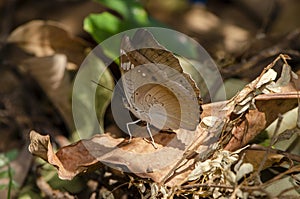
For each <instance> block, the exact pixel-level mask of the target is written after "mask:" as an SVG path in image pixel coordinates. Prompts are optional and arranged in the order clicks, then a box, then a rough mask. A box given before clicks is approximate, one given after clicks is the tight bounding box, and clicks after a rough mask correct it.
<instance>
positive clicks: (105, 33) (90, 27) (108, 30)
mask: <svg viewBox="0 0 300 199" xmlns="http://www.w3.org/2000/svg"><path fill="white" fill-rule="evenodd" d="M83 28H84V30H85V31H87V32H88V33H90V34H91V35H92V36H93V38H94V39H95V40H96V41H97V42H98V43H100V42H102V41H104V40H105V39H107V38H108V37H110V36H111V35H113V34H116V33H117V32H120V29H121V20H120V19H119V18H118V17H116V16H114V15H112V14H111V13H108V12H103V13H101V14H90V15H89V16H88V17H87V18H85V19H84V25H83Z"/></svg>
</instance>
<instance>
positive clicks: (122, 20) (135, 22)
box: [84, 0, 164, 43]
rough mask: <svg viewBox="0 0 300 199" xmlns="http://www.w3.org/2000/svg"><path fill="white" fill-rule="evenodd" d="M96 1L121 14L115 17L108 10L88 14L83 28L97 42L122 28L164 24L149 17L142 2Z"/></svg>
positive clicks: (127, 0)
mask: <svg viewBox="0 0 300 199" xmlns="http://www.w3.org/2000/svg"><path fill="white" fill-rule="evenodd" d="M97 2H99V3H101V4H103V5H104V6H106V7H107V8H110V9H111V10H114V11H116V12H117V13H118V14H119V15H120V16H121V17H117V16H115V15H113V14H111V13H109V12H102V13H100V14H90V15H89V16H88V17H87V18H85V20H84V30H86V31H87V32H88V33H90V34H91V35H92V36H93V38H94V39H95V40H96V41H97V42H99V43H101V42H102V41H104V40H105V39H107V38H109V37H110V36H112V35H115V34H117V33H120V32H122V31H124V30H128V29H132V28H138V27H150V26H164V25H163V24H162V23H159V22H158V21H156V20H154V19H151V18H150V17H149V16H148V14H147V12H146V10H145V9H144V8H143V6H142V4H140V3H139V2H138V1H136V0H126V1H124V0H113V1H111V0H97Z"/></svg>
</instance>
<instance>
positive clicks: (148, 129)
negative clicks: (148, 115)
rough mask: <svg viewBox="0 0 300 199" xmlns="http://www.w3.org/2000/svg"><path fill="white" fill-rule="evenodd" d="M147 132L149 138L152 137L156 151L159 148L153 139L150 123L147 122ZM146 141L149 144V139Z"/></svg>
mask: <svg viewBox="0 0 300 199" xmlns="http://www.w3.org/2000/svg"><path fill="white" fill-rule="evenodd" d="M147 132H148V134H149V136H150V139H151V144H152V146H153V147H154V148H155V149H157V146H156V144H155V142H154V139H153V136H152V133H151V130H150V125H149V123H148V122H147ZM145 140H146V141H147V142H149V141H148V140H147V139H145Z"/></svg>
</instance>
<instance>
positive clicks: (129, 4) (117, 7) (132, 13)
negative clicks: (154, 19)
mask: <svg viewBox="0 0 300 199" xmlns="http://www.w3.org/2000/svg"><path fill="white" fill-rule="evenodd" d="M97 2H99V3H101V4H102V5H104V6H106V7H107V8H110V9H112V10H114V11H116V12H118V13H119V14H120V15H121V16H122V17H123V18H124V19H125V20H129V21H135V20H136V19H138V18H142V19H143V20H145V19H147V14H146V11H145V10H144V8H143V6H142V4H140V3H139V2H138V1H136V0H126V1H124V0H113V1H112V0H97Z"/></svg>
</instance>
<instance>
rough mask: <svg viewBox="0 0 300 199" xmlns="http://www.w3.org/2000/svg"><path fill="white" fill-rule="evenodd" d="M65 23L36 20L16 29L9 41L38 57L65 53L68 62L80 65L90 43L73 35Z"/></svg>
mask: <svg viewBox="0 0 300 199" xmlns="http://www.w3.org/2000/svg"><path fill="white" fill-rule="evenodd" d="M64 27H65V25H63V24H61V23H58V22H55V21H42V20H34V21H31V22H28V23H26V24H24V25H22V26H19V27H18V28H17V29H15V30H14V31H13V32H12V33H11V34H10V36H9V37H8V39H7V41H8V42H9V43H14V44H17V45H18V46H19V47H20V48H21V49H23V50H24V51H25V52H27V53H29V54H33V55H35V56H37V57H44V56H51V55H54V54H64V55H66V56H67V58H68V62H71V63H73V64H75V65H76V66H77V67H78V66H80V64H81V63H82V61H83V60H84V58H85V56H86V50H87V48H88V47H89V44H88V43H87V42H86V41H84V40H82V39H80V38H78V37H74V36H73V35H71V34H70V33H69V32H68V31H67V30H66V29H65V28H64Z"/></svg>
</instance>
